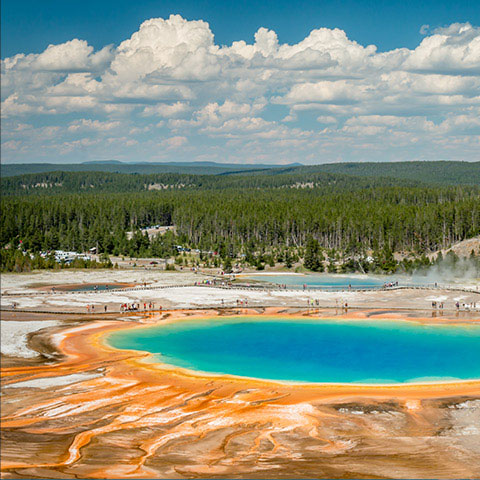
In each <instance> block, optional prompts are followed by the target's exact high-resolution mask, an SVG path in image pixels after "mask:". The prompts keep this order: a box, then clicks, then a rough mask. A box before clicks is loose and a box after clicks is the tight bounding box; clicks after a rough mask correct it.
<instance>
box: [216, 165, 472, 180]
mask: <svg viewBox="0 0 480 480" xmlns="http://www.w3.org/2000/svg"><path fill="white" fill-rule="evenodd" d="M316 173H332V174H342V175H352V176H355V177H390V178H396V179H399V180H400V179H401V180H411V181H420V182H423V183H428V184H431V185H480V162H385V163H380V162H377V163H374V162H370V163H327V164H323V165H311V166H298V167H283V168H282V167H280V168H274V169H270V170H258V171H252V172H248V174H250V175H285V174H290V175H293V174H296V175H308V174H311V175H312V174H316ZM230 174H231V172H225V173H223V175H230ZM245 174H246V173H245V172H243V175H245Z"/></svg>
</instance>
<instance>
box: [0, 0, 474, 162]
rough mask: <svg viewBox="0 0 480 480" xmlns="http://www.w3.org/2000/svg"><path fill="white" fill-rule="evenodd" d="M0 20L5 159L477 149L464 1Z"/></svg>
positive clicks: (263, 157) (144, 6)
mask: <svg viewBox="0 0 480 480" xmlns="http://www.w3.org/2000/svg"><path fill="white" fill-rule="evenodd" d="M172 14H174V16H172V17H171V15H172ZM1 21H2V117H3V118H2V158H3V161H7V162H17V163H18V162H30V161H32V162H41V161H54V162H77V161H86V160H97V159H99V160H103V159H111V158H115V159H119V160H124V161H135V160H138V161H174V160H183V161H185V160H213V161H220V162H221V161H228V162H236V163H244V162H245V163H289V162H292V161H298V162H302V163H307V164H310V163H323V162H334V161H366V160H374V161H393V160H435V159H446V160H450V159H451V160H480V158H479V153H478V152H479V151H480V141H479V134H480V124H479V121H478V119H479V117H480V114H479V108H480V107H479V106H480V83H479V77H480V40H479V39H480V33H479V28H478V26H479V25H480V4H479V3H478V2H475V1H468V2H467V1H464V2H462V1H460V2H452V1H445V0H441V1H431V0H427V1H423V2H418V1H409V0H403V1H383V2H382V1H378V0H377V1H376V2H374V1H362V2H359V1H352V0H344V1H316V2H313V1H300V2H295V3H292V2H287V1H283V0H278V1H266V2H249V1H247V2H231V1H224V2H211V1H210V2H208V1H195V2H193V1H181V0H180V1H175V2H173V1H152V0H149V1H139V2H131V1H125V0H117V1H115V2H106V1H104V2H94V1H90V0H86V1H84V2H82V4H81V5H80V4H79V3H77V2H66V1H45V2H38V1H23V2H16V1H10V0H9V1H3V2H2V19H1Z"/></svg>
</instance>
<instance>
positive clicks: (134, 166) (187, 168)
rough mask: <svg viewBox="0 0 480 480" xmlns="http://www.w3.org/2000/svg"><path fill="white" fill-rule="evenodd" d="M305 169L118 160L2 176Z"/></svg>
mask: <svg viewBox="0 0 480 480" xmlns="http://www.w3.org/2000/svg"><path fill="white" fill-rule="evenodd" d="M299 166H302V164H300V163H291V164H289V165H266V164H258V165H254V164H243V165H242V164H236V163H216V162H158V163H151V162H134V163H129V162H128V163H127V162H120V161H118V160H93V161H89V162H83V163H71V164H60V163H20V164H2V165H1V166H0V174H1V176H2V177H12V176H15V175H23V174H28V173H46V172H110V173H138V174H151V173H185V174H195V175H219V174H222V173H228V172H235V173H237V172H247V171H253V170H269V169H272V168H295V167H299Z"/></svg>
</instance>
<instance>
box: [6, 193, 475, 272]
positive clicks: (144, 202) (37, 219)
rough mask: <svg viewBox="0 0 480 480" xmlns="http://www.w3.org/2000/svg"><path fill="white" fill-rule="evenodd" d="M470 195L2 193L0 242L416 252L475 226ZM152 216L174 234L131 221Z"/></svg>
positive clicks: (237, 251)
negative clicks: (151, 231) (150, 231)
mask: <svg viewBox="0 0 480 480" xmlns="http://www.w3.org/2000/svg"><path fill="white" fill-rule="evenodd" d="M479 200H480V189H479V188H478V187H445V188H420V187H375V188H361V189H350V190H347V189H341V188H340V189H336V188H330V186H327V187H325V188H311V189H296V188H293V189H292V188H288V189H285V188H284V189H280V188H270V189H257V188H227V189H193V190H189V189H183V190H182V189H179V190H162V191H152V192H141V193H112V194H93V193H83V194H68V195H60V194H57V195H41V196H30V195H23V196H5V197H3V198H2V211H1V216H0V245H1V247H2V249H3V250H4V251H10V252H12V251H13V250H15V249H17V248H18V246H19V245H21V246H22V249H23V250H25V251H28V252H33V253H35V252H39V251H44V250H54V249H63V250H72V251H79V252H80V251H86V250H88V249H90V248H91V247H97V249H98V252H99V253H105V254H114V255H128V256H132V257H149V256H155V257H167V256H173V255H177V253H178V252H177V249H176V246H177V245H183V246H187V247H190V248H192V249H193V248H195V249H197V248H198V249H199V250H201V251H215V252H218V253H219V257H220V258H222V259H227V258H229V259H236V258H240V255H242V258H245V260H246V261H248V262H250V263H252V264H257V263H258V259H259V258H261V259H262V260H261V261H268V262H275V261H281V262H284V263H285V264H287V263H291V262H292V257H295V256H296V257H299V258H304V256H305V254H306V250H305V249H306V246H307V244H308V242H309V241H311V240H312V239H313V240H314V241H315V242H318V248H319V249H321V250H325V251H327V253H328V255H329V256H330V257H332V258H333V257H335V256H338V255H341V257H342V258H347V257H349V256H350V257H353V256H358V255H362V254H364V253H365V252H367V251H369V250H371V251H375V252H378V256H379V258H380V257H382V258H384V259H387V258H391V256H392V252H399V251H402V252H413V253H415V254H416V255H422V254H425V253H427V252H431V251H435V250H437V249H440V248H444V247H446V246H448V245H450V244H452V243H455V242H457V241H460V240H464V239H466V238H470V237H474V236H477V235H479V234H480V201H479ZM157 224H161V225H175V226H176V234H173V233H172V232H169V233H167V234H165V235H162V236H158V237H156V238H154V239H149V238H148V236H147V235H146V234H145V233H142V232H141V231H140V230H139V229H140V228H142V227H147V226H151V225H157ZM127 232H133V234H132V235H131V238H129V236H128V235H127ZM20 242H21V244H20ZM5 247H9V248H8V249H7V250H5ZM6 255H10V254H8V253H7V254H6ZM265 259H266V260H265ZM2 261H3V260H2Z"/></svg>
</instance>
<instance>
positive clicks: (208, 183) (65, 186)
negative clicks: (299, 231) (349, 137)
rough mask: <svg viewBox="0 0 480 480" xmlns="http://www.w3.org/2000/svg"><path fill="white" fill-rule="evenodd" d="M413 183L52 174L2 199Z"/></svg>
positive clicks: (11, 183)
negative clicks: (88, 193)
mask: <svg viewBox="0 0 480 480" xmlns="http://www.w3.org/2000/svg"><path fill="white" fill-rule="evenodd" d="M420 185H421V183H419V182H415V181H412V180H398V179H394V178H388V177H386V178H384V177H355V176H351V175H343V174H333V173H325V172H314V173H310V172H304V173H302V172H297V170H293V171H292V173H282V174H278V175H268V174H262V175H228V176H218V175H188V174H177V173H164V174H150V175H137V174H124V173H107V172H49V173H35V174H27V175H17V176H14V177H4V178H2V181H1V188H2V194H3V195H32V194H34V195H39V194H40V195H44V194H61V193H87V192H90V193H108V192H111V193H114V192H118V193H130V192H141V191H156V190H224V189H236V190H241V189H271V188H274V189H281V188H284V189H313V188H315V189H322V191H328V192H339V191H355V190H359V189H363V188H375V187H393V186H405V187H414V186H420Z"/></svg>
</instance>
